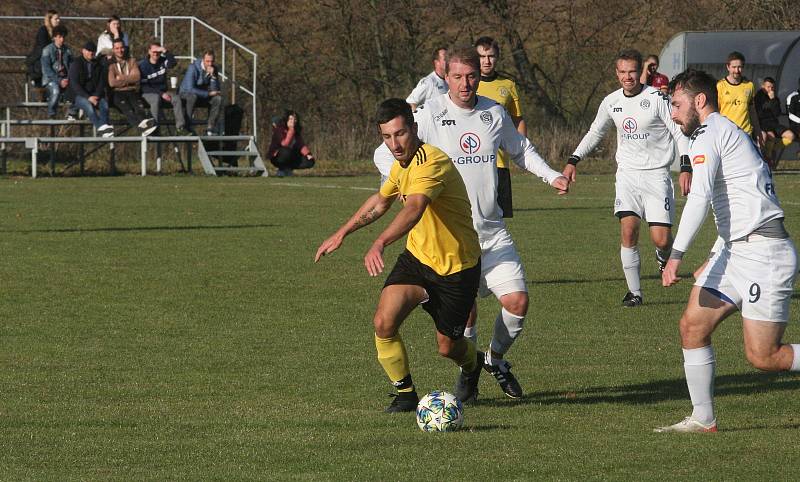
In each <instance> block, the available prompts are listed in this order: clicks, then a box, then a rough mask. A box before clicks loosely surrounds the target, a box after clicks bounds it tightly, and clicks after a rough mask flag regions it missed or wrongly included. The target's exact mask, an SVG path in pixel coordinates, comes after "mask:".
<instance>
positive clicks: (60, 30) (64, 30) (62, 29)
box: [52, 25, 69, 37]
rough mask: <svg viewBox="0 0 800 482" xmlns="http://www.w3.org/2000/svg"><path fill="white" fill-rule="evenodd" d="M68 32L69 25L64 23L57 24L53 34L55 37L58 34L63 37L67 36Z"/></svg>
mask: <svg viewBox="0 0 800 482" xmlns="http://www.w3.org/2000/svg"><path fill="white" fill-rule="evenodd" d="M68 33H69V30H67V27H65V26H63V25H56V26H55V27H53V35H52V36H53V37H55V36H56V35H60V36H62V37H66V36H67V34H68Z"/></svg>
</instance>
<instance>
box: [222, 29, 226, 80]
mask: <svg viewBox="0 0 800 482" xmlns="http://www.w3.org/2000/svg"><path fill="white" fill-rule="evenodd" d="M222 78H223V79H224V78H225V37H222Z"/></svg>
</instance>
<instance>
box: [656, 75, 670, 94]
mask: <svg viewBox="0 0 800 482" xmlns="http://www.w3.org/2000/svg"><path fill="white" fill-rule="evenodd" d="M653 77H654V78H653V83H652V87H653V88H654V89H658V90H660V91H661V93H662V94H665V95H666V94H667V93H668V92H669V79H667V76H666V75H661V74H657V75H655V76H653Z"/></svg>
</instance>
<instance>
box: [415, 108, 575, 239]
mask: <svg viewBox="0 0 800 482" xmlns="http://www.w3.org/2000/svg"><path fill="white" fill-rule="evenodd" d="M415 118H416V121H417V125H418V126H419V129H418V133H419V137H420V139H422V140H423V141H425V142H427V143H429V144H432V145H434V146H436V147H438V148H439V149H441V150H443V151H444V152H445V153H447V155H448V156H450V158H451V159H452V160H453V163H455V165H456V168H458V171H459V172H460V173H461V177H462V178H463V179H464V184H465V185H466V186H467V193H468V194H469V201H470V204H472V221H473V223H474V225H475V230H476V231H477V232H478V237H479V238H480V241H481V247H482V248H484V249H486V248H487V247H489V246H491V245H492V243H493V242H495V241H498V240H499V239H500V238H502V237H503V236H505V234H504V233H505V222H504V221H503V214H502V210H501V209H500V206H498V204H497V150H498V149H503V150H504V151H505V152H507V153H508V154H509V156H510V157H511V158H512V159H513V160H514V162H516V163H517V165H519V166H520V167H521V168H523V169H525V170H527V171H530V172H532V173H534V174H536V175H537V176H539V177H541V178H542V179H543V180H544V181H545V182H547V183H548V184H549V183H551V182H552V181H553V180H555V179H556V178H557V177H559V176H561V173H559V172H557V171H555V170H553V169H551V168H550V166H548V165H547V163H546V162H545V161H544V159H542V157H541V156H539V154H538V153H537V152H536V149H535V148H534V147H533V144H531V142H530V141H529V140H528V139H527V138H526V137H525V136H523V135H521V134H520V133H519V132H517V129H516V127H514V122H513V121H512V120H511V117H509V115H508V112H507V111H506V110H505V108H503V107H502V106H501V105H499V104H498V103H497V102H495V101H493V100H491V99H488V98H486V97H481V96H477V104H476V105H475V107H474V108H472V109H462V108H461V107H458V106H456V105H455V104H454V103H453V101H452V100H450V96H449V95H447V94H444V95H440V96H437V97H434V98H433V99H429V100H428V101H427V102H426V103H425V105H424V106H422V107H420V108H419V109H417V112H416V114H415Z"/></svg>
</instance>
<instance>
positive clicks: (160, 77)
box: [139, 40, 190, 136]
mask: <svg viewBox="0 0 800 482" xmlns="http://www.w3.org/2000/svg"><path fill="white" fill-rule="evenodd" d="M176 63H177V62H176V60H175V56H174V55H172V54H171V53H169V52H167V49H166V47H163V46H162V45H161V44H160V43H159V42H158V41H157V40H153V41H151V42H150V46H149V47H148V49H147V57H146V58H144V59H142V60H140V61H139V72H141V75H142V80H141V85H142V97H143V98H144V100H145V101H147V103H148V104H149V105H150V113H151V114H152V116H153V118H154V119H156V120H157V121H158V122H159V123H160V122H161V121H162V119H163V118H164V116H163V115H161V108H160V107H161V101H162V100H163V101H164V102H168V103H170V104H172V110H173V112H174V114H175V125H176V126H178V125H181V126H183V127H180V128H178V129H177V130H178V135H179V136H186V135H190V132H189V131H188V130H186V127H185V125H184V124H185V121H184V119H183V103H182V102H181V98H180V97H179V96H177V95H174V93H173V94H170V93H168V92H167V71H168V70H169V69H171V68H172V67H175V64H176Z"/></svg>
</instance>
